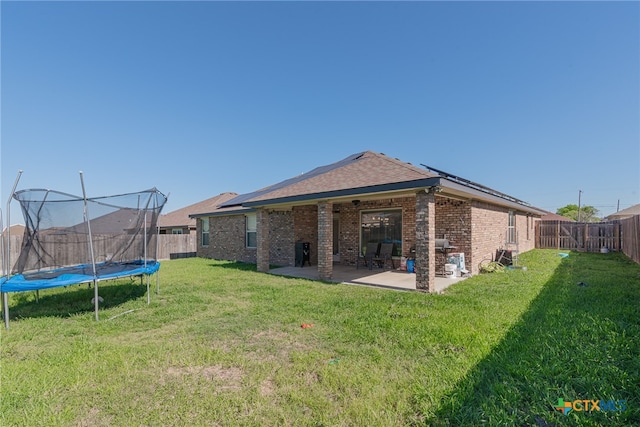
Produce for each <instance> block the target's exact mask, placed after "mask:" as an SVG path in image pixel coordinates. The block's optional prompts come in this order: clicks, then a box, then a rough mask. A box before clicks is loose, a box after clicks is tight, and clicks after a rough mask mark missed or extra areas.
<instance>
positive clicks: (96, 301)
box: [93, 279, 100, 322]
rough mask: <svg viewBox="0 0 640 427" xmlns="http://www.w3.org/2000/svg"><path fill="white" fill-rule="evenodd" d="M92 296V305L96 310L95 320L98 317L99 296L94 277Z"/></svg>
mask: <svg viewBox="0 0 640 427" xmlns="http://www.w3.org/2000/svg"><path fill="white" fill-rule="evenodd" d="M93 298H94V306H95V310H96V322H97V321H98V320H100V319H99V318H98V304H99V301H98V298H99V296H98V283H97V282H96V279H93Z"/></svg>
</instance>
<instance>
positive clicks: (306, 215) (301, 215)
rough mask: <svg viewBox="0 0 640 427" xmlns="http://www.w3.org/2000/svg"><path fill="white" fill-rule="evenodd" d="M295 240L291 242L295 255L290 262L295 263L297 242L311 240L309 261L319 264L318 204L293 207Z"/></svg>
mask: <svg viewBox="0 0 640 427" xmlns="http://www.w3.org/2000/svg"><path fill="white" fill-rule="evenodd" d="M277 232H279V233H284V232H291V229H289V230H279V231H277ZM292 239H293V242H292V243H291V250H292V251H293V252H292V253H293V256H292V257H291V262H290V264H287V265H295V243H296V242H309V243H310V245H311V253H310V254H309V262H310V263H311V265H313V266H317V265H318V207H317V206H316V205H310V206H295V207H294V208H293V236H292Z"/></svg>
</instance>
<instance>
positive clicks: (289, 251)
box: [269, 211, 295, 266]
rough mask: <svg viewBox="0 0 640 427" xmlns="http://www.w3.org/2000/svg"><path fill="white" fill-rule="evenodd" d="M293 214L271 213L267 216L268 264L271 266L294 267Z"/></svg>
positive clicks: (287, 212)
mask: <svg viewBox="0 0 640 427" xmlns="http://www.w3.org/2000/svg"><path fill="white" fill-rule="evenodd" d="M293 217H294V216H293V213H292V212H291V211H286V212H280V211H277V212H271V214H270V215H269V227H270V232H269V235H270V236H269V240H270V242H271V246H270V248H269V263H270V264H273V265H282V266H284V265H294V263H295V239H294V234H293V222H294V221H293Z"/></svg>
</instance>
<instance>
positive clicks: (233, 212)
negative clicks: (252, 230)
mask: <svg viewBox="0 0 640 427" xmlns="http://www.w3.org/2000/svg"><path fill="white" fill-rule="evenodd" d="M255 211H256V209H251V208H245V207H243V206H238V207H237V208H236V209H227V210H219V211H215V212H206V213H199V214H190V215H189V218H205V217H211V216H227V215H241V214H246V213H251V212H255Z"/></svg>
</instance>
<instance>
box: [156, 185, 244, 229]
mask: <svg viewBox="0 0 640 427" xmlns="http://www.w3.org/2000/svg"><path fill="white" fill-rule="evenodd" d="M237 196H238V193H232V192H226V193H220V194H218V195H217V196H214V197H211V198H209V199H206V200H203V201H201V202H198V203H194V204H193V205H189V206H187V207H184V208H181V209H177V210H175V211H173V212H169V213H168V214H165V215H161V216H160V219H159V220H158V225H159V226H160V227H162V228H167V227H191V228H195V227H196V220H195V218H190V217H189V215H192V214H200V213H205V212H212V211H214V210H216V209H217V208H218V207H219V206H220V205H221V204H223V203H224V202H226V201H227V200H230V199H233V198H234V197H237Z"/></svg>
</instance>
